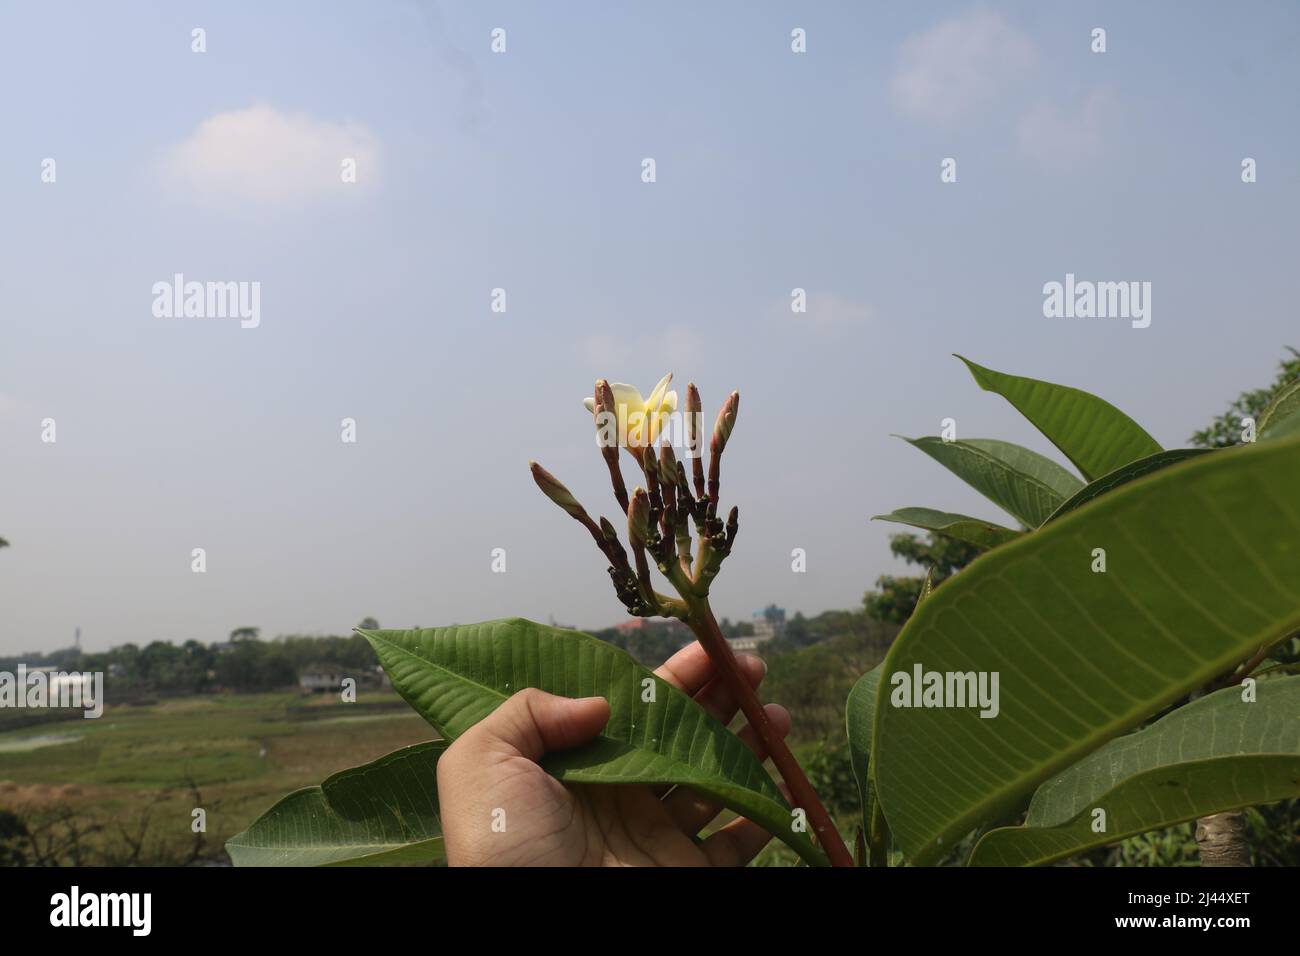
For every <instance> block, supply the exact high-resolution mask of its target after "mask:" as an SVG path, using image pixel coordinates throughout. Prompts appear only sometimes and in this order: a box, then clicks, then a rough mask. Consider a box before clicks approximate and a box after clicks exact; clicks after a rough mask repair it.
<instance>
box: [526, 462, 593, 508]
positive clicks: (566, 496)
mask: <svg viewBox="0 0 1300 956" xmlns="http://www.w3.org/2000/svg"><path fill="white" fill-rule="evenodd" d="M528 467H529V468H530V469H531V470H532V473H533V481H535V482H537V487H538V488H541V489H542V494H544V495H546V497H548V498H550V499H551V500H552V501H554V502H555V503H556V504H557V505H559V506H560V507H561V508H563V509H564V510H565V511H566V512H568V514H569V515H570V516H571V517H574V518H578V519H582V518H585V517H586V516H587V511H586V509H585V508H583V507H582V505H580V504H579V503H578V499H577V498H575V497H573V493H572V492H570V491H569V489H568V488H566V487H564V485H562V484H560V482H559V481H558V480H557V479H556V477H555V476H554V475H552V474H551V473H550V472H549V471H547V470H546V469H545V468H543V467H542V466H541V465H539V464H537V462H535V461H530V462H529V463H528Z"/></svg>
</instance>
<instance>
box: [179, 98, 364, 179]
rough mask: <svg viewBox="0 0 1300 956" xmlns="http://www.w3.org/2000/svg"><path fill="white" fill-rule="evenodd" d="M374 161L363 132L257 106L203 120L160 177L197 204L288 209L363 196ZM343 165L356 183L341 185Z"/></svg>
mask: <svg viewBox="0 0 1300 956" xmlns="http://www.w3.org/2000/svg"><path fill="white" fill-rule="evenodd" d="M378 153H379V147H378V144H377V142H376V140H375V137H374V136H373V135H372V134H371V133H370V131H369V130H367V129H366V128H365V127H364V126H361V125H359V124H356V123H331V122H327V121H324V120H317V119H313V118H312V117H310V116H306V115H302V114H298V115H294V114H288V113H281V112H280V111H279V110H276V109H275V108H274V107H271V106H264V105H258V106H252V107H249V108H248V109H242V110H232V111H230V112H226V113H218V114H216V115H215V116H212V117H209V118H208V119H206V120H204V121H203V122H202V123H200V124H199V126H198V128H197V129H195V130H194V132H193V133H192V134H190V136H189V138H187V139H186V140H185V141H184V142H181V143H178V144H177V145H175V146H173V147H171V148H170V149H168V150H167V152H166V154H165V155H164V157H163V160H162V174H163V177H164V179H165V180H166V182H167V183H168V185H170V186H171V187H173V188H175V189H177V190H178V191H181V192H183V193H185V194H186V195H187V196H189V197H190V198H193V199H195V200H198V201H201V202H209V203H211V202H229V201H231V200H234V201H240V202H254V203H294V202H303V201H307V200H312V199H316V198H320V197H323V196H328V195H339V194H345V193H346V192H347V191H348V190H360V189H365V188H366V187H367V186H369V185H371V184H373V182H374V178H375V175H376V172H377V168H376V164H377V157H378ZM345 159H352V160H355V162H356V182H355V183H347V182H344V181H343V177H342V172H343V162H344V160H345Z"/></svg>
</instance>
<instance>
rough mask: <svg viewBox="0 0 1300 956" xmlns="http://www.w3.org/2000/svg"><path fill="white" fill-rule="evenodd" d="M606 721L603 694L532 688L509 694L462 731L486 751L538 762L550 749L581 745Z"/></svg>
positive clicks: (596, 732) (606, 710)
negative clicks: (577, 694) (564, 694)
mask: <svg viewBox="0 0 1300 956" xmlns="http://www.w3.org/2000/svg"><path fill="white" fill-rule="evenodd" d="M608 722H609V703H608V702H607V701H606V700H605V699H604V698H603V697H581V698H577V699H574V698H571V697H557V696H556V695H554V694H548V693H546V691H543V690H538V689H537V688H535V687H528V688H525V689H524V690H521V691H519V692H518V693H516V694H514V695H513V696H511V697H510V698H509V699H508V700H507V701H506V702H505V703H504V704H502V705H501V706H500V707H498V708H497V709H496V710H494V711H493V712H492V713H491V714H489V715H488V716H487V717H484V718H483V719H482V720H480V721H479V722H478V723H477V724H475V725H474V727H473V728H472V729H471V730H470V731H469V732H468V733H466V734H465V736H469V735H470V734H475V735H478V736H479V738H480V739H479V743H480V744H481V745H482V746H483V747H484V748H485V749H487V750H493V751H496V752H498V753H508V754H518V755H519V756H521V757H527V758H528V759H529V760H532V761H538V760H541V759H542V755H543V754H545V753H547V752H549V751H552V750H567V749H568V748H570V747H576V746H578V745H579V744H584V743H586V742H587V741H589V740H590V739H591V738H592V737H595V736H596V735H597V734H598V733H600V731H601V728H602V727H604V726H605V724H606V723H608Z"/></svg>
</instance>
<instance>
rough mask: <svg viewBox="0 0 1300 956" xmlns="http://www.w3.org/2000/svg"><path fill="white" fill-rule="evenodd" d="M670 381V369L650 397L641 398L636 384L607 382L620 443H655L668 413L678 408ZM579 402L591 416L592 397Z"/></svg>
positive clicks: (638, 445)
mask: <svg viewBox="0 0 1300 956" xmlns="http://www.w3.org/2000/svg"><path fill="white" fill-rule="evenodd" d="M672 380H673V373H672V372H669V373H668V374H667V375H665V376H664V377H663V378H661V379H660V380H659V384H658V385H656V386H655V387H654V391H652V392H651V393H650V398H649V399H645V398H642V397H641V391H640V390H639V389H638V388H637V387H636V386H635V385H627V384H625V383H623V382H613V383H611V384H610V390H611V391H613V393H614V406H615V407H616V408H617V410H618V442H619V444H620V445H625V446H627V447H629V448H644V447H646V446H647V445H652V444H654V442H655V440H656V439H658V437H659V435H660V433H661V432H662V431H663V426H664V424H665V422H666V421H667V418H668V416H669V415H671V414H672V413H673V412H675V411H677V392H676V391H675V390H674V391H669V390H668V383H669V382H671V381H672ZM582 403H583V405H585V406H586V407H587V411H589V412H591V413H592V414H593V415H594V414H595V413H596V400H595V399H594V398H584V399H583V400H582ZM597 424H598V425H599V423H597Z"/></svg>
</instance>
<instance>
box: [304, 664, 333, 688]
mask: <svg viewBox="0 0 1300 956" xmlns="http://www.w3.org/2000/svg"><path fill="white" fill-rule="evenodd" d="M343 676H344V675H343V671H342V670H341V669H339V668H338V667H337V666H335V665H333V664H312V665H311V666H309V667H304V668H303V669H302V671H301V672H300V673H299V674H298V689H299V690H301V691H302V692H303V693H304V694H328V693H330V692H331V691H336V690H339V689H340V688H341V687H342V686H343Z"/></svg>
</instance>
